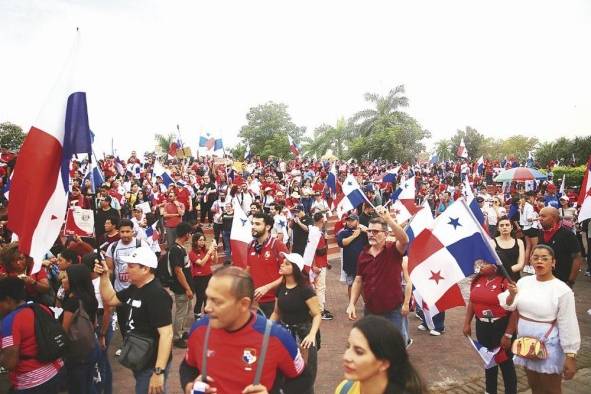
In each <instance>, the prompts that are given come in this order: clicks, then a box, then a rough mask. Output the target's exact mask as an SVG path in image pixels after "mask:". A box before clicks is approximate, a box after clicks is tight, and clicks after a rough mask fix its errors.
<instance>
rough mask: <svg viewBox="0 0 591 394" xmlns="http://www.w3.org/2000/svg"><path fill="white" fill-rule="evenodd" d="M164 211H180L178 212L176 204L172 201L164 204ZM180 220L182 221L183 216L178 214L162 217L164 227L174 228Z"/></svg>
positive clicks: (175, 212) (169, 212)
mask: <svg viewBox="0 0 591 394" xmlns="http://www.w3.org/2000/svg"><path fill="white" fill-rule="evenodd" d="M164 213H168V214H171V213H174V214H178V213H181V212H180V210H179V208H178V207H177V206H176V204H175V203H173V202H167V203H166V205H165V206H164ZM182 221H183V218H182V217H180V216H171V217H168V218H165V219H164V227H167V228H175V227H176V226H178V224H179V223H180V222H182Z"/></svg>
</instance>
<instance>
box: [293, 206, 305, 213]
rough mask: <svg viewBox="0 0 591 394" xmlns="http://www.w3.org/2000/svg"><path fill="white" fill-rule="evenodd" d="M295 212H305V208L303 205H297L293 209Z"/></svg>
mask: <svg viewBox="0 0 591 394" xmlns="http://www.w3.org/2000/svg"><path fill="white" fill-rule="evenodd" d="M293 210H294V211H303V210H304V206H303V205H302V204H297V205H295V206H294V207H293Z"/></svg>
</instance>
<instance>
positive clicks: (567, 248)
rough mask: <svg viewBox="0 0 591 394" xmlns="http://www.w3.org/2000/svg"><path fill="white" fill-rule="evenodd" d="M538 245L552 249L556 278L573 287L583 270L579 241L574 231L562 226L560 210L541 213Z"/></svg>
mask: <svg viewBox="0 0 591 394" xmlns="http://www.w3.org/2000/svg"><path fill="white" fill-rule="evenodd" d="M540 224H541V225H542V228H541V229H540V230H539V231H540V233H539V235H538V243H539V244H544V245H548V246H550V247H552V249H553V250H554V256H555V258H556V267H555V268H554V276H556V277H557V278H558V279H560V280H561V281H563V282H565V283H566V284H567V285H569V286H570V287H573V285H574V284H575V280H576V279H577V274H578V273H579V269H580V268H581V260H582V258H581V249H580V246H579V240H578V239H577V236H576V235H575V234H573V232H572V231H570V230H569V229H566V228H564V227H562V226H561V225H560V215H559V213H558V209H556V208H554V207H545V208H542V210H541V211H540Z"/></svg>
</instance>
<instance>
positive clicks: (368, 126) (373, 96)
mask: <svg viewBox="0 0 591 394" xmlns="http://www.w3.org/2000/svg"><path fill="white" fill-rule="evenodd" d="M404 92H405V89H404V85H398V86H396V87H395V88H394V89H392V90H390V92H388V94H387V95H386V96H380V95H379V94H377V93H365V101H367V102H370V103H372V104H374V108H368V109H364V110H362V111H359V112H357V113H356V114H355V115H353V117H352V118H351V120H352V122H353V123H354V124H355V125H356V126H357V130H358V132H359V134H360V135H363V136H368V135H369V134H371V132H372V131H374V130H375V129H380V130H383V128H384V127H391V126H394V125H397V124H400V123H402V122H401V119H400V118H401V117H402V115H404V113H403V112H401V111H399V108H401V107H408V98H407V97H406V96H403V95H404Z"/></svg>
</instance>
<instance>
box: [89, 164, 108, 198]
mask: <svg viewBox="0 0 591 394" xmlns="http://www.w3.org/2000/svg"><path fill="white" fill-rule="evenodd" d="M87 179H90V186H91V189H92V192H93V193H94V192H95V191H96V190H98V188H99V187H101V185H102V184H103V183H105V176H104V175H103V172H102V171H101V170H100V168H98V166H96V164H94V163H90V166H89V167H88V172H87V173H86V175H85V176H84V180H87Z"/></svg>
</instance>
